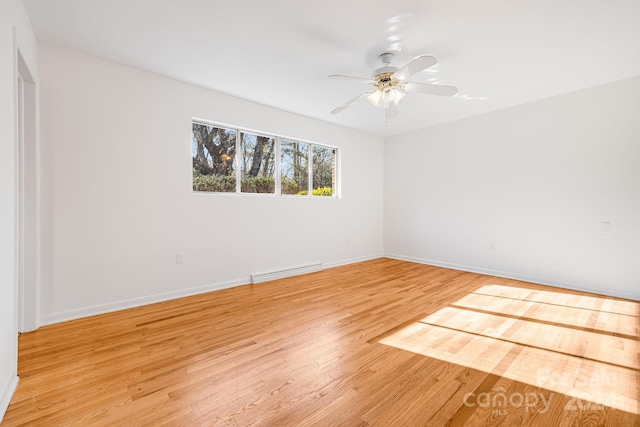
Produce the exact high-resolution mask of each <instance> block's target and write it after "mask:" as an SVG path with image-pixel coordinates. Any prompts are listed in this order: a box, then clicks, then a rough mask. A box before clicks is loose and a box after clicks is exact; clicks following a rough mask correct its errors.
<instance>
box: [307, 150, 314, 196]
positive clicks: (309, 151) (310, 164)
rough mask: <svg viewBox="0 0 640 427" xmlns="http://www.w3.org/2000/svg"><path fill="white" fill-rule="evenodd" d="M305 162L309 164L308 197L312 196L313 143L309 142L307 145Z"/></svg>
mask: <svg viewBox="0 0 640 427" xmlns="http://www.w3.org/2000/svg"><path fill="white" fill-rule="evenodd" d="M307 159H308V160H307V164H308V165H309V171H308V173H309V178H308V181H309V186H308V187H309V189H308V192H309V197H311V196H313V145H311V144H309V146H308V147H307Z"/></svg>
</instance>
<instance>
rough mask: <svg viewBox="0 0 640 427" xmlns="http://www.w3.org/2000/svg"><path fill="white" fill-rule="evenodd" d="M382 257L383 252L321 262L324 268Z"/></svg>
mask: <svg viewBox="0 0 640 427" xmlns="http://www.w3.org/2000/svg"><path fill="white" fill-rule="evenodd" d="M378 258H384V254H382V253H379V254H375V255H367V256H363V257H357V258H350V259H345V260H341V261H330V262H325V263H323V264H324V266H325V267H326V268H333V267H340V266H342V265H349V264H355V263H357V262H364V261H371V260H373V259H378Z"/></svg>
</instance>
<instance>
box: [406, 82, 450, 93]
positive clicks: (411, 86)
mask: <svg viewBox="0 0 640 427" xmlns="http://www.w3.org/2000/svg"><path fill="white" fill-rule="evenodd" d="M403 86H404V90H406V91H407V92H422V93H428V94H430V95H440V96H453V95H455V94H456V93H458V88H457V87H454V86H445V85H432V84H429V83H406V84H404V85H403Z"/></svg>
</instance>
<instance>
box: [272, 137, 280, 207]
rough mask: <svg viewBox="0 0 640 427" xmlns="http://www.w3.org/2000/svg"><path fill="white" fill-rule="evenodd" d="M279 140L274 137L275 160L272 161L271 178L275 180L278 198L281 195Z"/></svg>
mask: <svg viewBox="0 0 640 427" xmlns="http://www.w3.org/2000/svg"><path fill="white" fill-rule="evenodd" d="M281 141H282V140H281V138H280V137H279V136H276V154H275V159H273V164H274V168H273V169H274V171H273V178H274V180H275V184H276V189H275V190H276V195H278V196H280V195H282V173H281V167H280V161H281V158H280V152H281V150H282V148H281Z"/></svg>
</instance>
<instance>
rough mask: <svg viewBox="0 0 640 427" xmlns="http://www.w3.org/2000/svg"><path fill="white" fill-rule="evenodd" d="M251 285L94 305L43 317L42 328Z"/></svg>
mask: <svg viewBox="0 0 640 427" xmlns="http://www.w3.org/2000/svg"><path fill="white" fill-rule="evenodd" d="M250 283H251V279H250V278H249V277H247V278H244V279H236V280H229V281H226V282H218V283H211V284H208V285H204V286H195V287H192V288H186V289H180V290H176V291H171V292H163V293H159V294H153V295H149V296H145V297H138V298H131V299H127V300H121V301H115V302H110V303H106V304H98V305H92V306H89V307H83V308H78V309H74V310H67V311H61V312H58V313H52V314H49V315H42V316H41V318H40V319H41V321H42V323H41V324H40V326H45V325H51V324H54V323H60V322H66V321H68V320H75V319H80V318H82V317H89V316H95V315H97V314H104V313H111V312H113V311H119V310H126V309H127V308H134V307H140V306H143V305H147V304H154V303H157V302H163V301H168V300H172V299H177V298H183V297H189V296H192V295H198V294H204V293H207V292H212V291H219V290H221V289H227V288H233V287H235V286H242V285H248V284H250Z"/></svg>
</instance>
